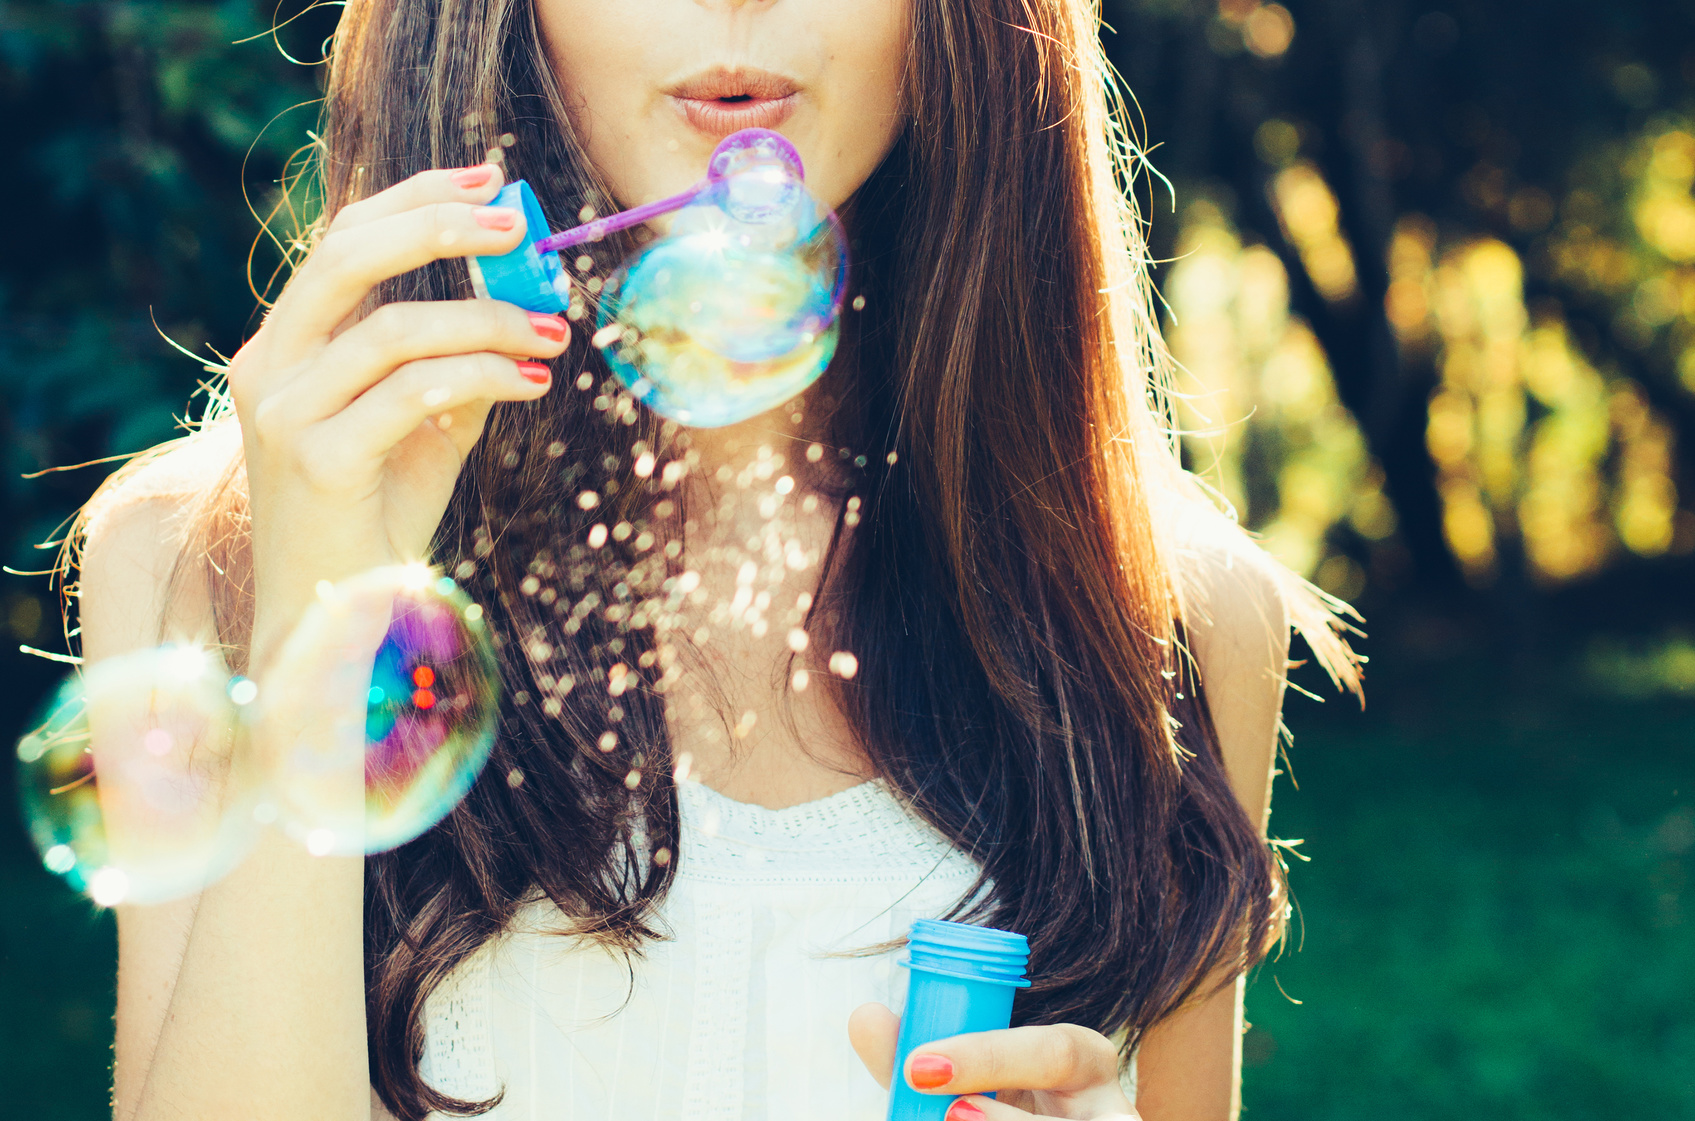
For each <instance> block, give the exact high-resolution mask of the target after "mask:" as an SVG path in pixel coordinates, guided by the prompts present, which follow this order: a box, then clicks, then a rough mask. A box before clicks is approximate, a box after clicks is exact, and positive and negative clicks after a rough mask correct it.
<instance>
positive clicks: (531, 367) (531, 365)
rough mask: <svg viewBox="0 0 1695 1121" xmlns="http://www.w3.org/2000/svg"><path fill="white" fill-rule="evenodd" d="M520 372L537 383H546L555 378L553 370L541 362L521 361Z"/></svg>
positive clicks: (519, 364)
mask: <svg viewBox="0 0 1695 1121" xmlns="http://www.w3.org/2000/svg"><path fill="white" fill-rule="evenodd" d="M518 372H519V373H520V374H523V375H524V377H525V378H527V379H529V380H530V381H533V382H535V383H536V384H537V385H546V384H547V383H548V382H550V381H552V380H553V371H552V370H550V369H548V368H547V366H546V365H545V364H543V363H541V362H520V363H518Z"/></svg>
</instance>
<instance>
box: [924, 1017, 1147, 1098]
mask: <svg viewBox="0 0 1695 1121" xmlns="http://www.w3.org/2000/svg"><path fill="white" fill-rule="evenodd" d="M904 1073H905V1075H906V1077H907V1078H908V1079H910V1080H911V1082H912V1085H913V1086H914V1087H916V1088H917V1089H919V1090H923V1091H927V1092H931V1093H948V1094H967V1093H971V1092H972V1091H979V1090H980V1091H990V1090H999V1089H1002V1088H1008V1089H1012V1088H1016V1089H1020V1090H1050V1091H1053V1092H1055V1093H1060V1094H1070V1093H1077V1092H1079V1091H1083V1090H1087V1089H1089V1088H1090V1087H1092V1086H1096V1085H1101V1084H1103V1083H1104V1084H1110V1085H1112V1086H1113V1087H1115V1088H1116V1087H1117V1085H1118V1050H1117V1048H1115V1047H1114V1046H1113V1045H1112V1041H1111V1040H1110V1039H1108V1038H1107V1037H1106V1036H1104V1035H1102V1034H1101V1033H1100V1032H1098V1031H1091V1030H1089V1029H1088V1028H1085V1027H1082V1026H1080V1025H1078V1024H1045V1025H1040V1026H1036V1025H1032V1026H1029V1027H1022V1028H1003V1029H1001V1030H1000V1031H980V1032H972V1033H970V1034H967V1035H955V1036H950V1037H948V1038H947V1039H938V1040H937V1041H936V1042H934V1043H926V1044H925V1045H924V1046H923V1047H915V1048H913V1051H912V1054H910V1055H908V1056H907V1058H906V1071H905V1072H904Z"/></svg>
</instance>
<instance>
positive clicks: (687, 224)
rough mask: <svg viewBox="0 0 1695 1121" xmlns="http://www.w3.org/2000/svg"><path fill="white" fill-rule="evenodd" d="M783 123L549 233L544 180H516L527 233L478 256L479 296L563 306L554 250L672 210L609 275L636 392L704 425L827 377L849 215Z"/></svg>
mask: <svg viewBox="0 0 1695 1121" xmlns="http://www.w3.org/2000/svg"><path fill="white" fill-rule="evenodd" d="M805 179H806V173H805V168H804V166H803V165H802V163H801V158H800V154H799V153H798V152H797V151H795V148H794V146H793V145H792V144H790V143H789V141H788V140H787V139H785V138H784V137H783V136H782V135H781V134H779V133H776V132H772V131H770V130H769V129H743V130H742V131H740V132H737V133H733V134H731V135H730V136H728V137H726V138H725V139H724V140H723V141H722V142H721V143H719V145H718V147H717V148H715V149H714V150H713V153H712V156H711V158H710V160H709V161H708V164H707V173H706V177H705V178H704V179H702V180H701V181H700V182H698V183H695V184H694V185H693V186H691V187H689V188H688V189H687V190H685V191H683V192H681V193H679V194H676V195H672V196H671V197H670V198H665V199H661V200H659V201H657V202H652V203H647V204H645V205H643V206H638V207H634V208H632V209H630V210H625V211H621V212H619V213H617V214H611V215H608V216H606V217H604V218H597V219H595V220H593V221H591V222H586V223H584V224H583V225H580V226H577V227H574V228H572V229H569V230H566V231H564V232H562V233H557V234H552V233H547V232H546V231H547V223H546V219H545V218H544V216H543V214H542V211H541V207H540V205H539V204H538V203H537V201H536V197H535V194H534V192H533V191H532V190H531V189H530V186H529V184H527V183H526V182H524V181H523V180H518V181H516V182H513V183H510V184H508V185H507V186H506V187H504V188H503V189H502V190H501V192H500V194H499V195H497V196H496V197H495V199H494V202H493V205H496V206H509V207H512V208H514V209H517V210H520V211H521V212H522V213H523V215H524V219H525V224H526V229H527V230H528V231H530V232H529V233H528V234H526V237H525V240H524V241H523V242H522V243H521V244H519V245H518V246H517V247H516V248H515V249H513V250H512V251H511V252H509V253H505V254H501V255H498V256H485V257H472V258H468V264H469V267H470V272H471V283H472V286H473V288H474V289H475V291H476V293H477V295H479V296H482V297H486V298H492V299H498V300H507V301H509V302H511V303H514V304H517V305H518V306H519V307H522V308H524V309H526V310H528V311H538V312H544V313H549V314H559V313H562V312H565V311H567V310H569V308H570V306H571V284H570V280H569V277H568V276H567V274H566V271H565V268H564V266H563V265H562V264H561V263H560V261H559V259H558V257H557V256H556V254H557V253H558V251H560V250H562V249H567V248H570V247H572V246H576V245H582V244H585V243H588V242H592V241H596V240H599V239H601V238H604V237H606V236H607V235H608V234H611V233H615V232H617V231H620V230H627V229H630V228H632V227H635V226H639V225H642V224H644V223H646V222H649V221H652V220H653V219H654V218H658V217H661V216H664V215H667V214H675V215H676V216H677V217H676V218H675V219H674V220H673V222H672V227H671V230H670V232H669V233H668V234H667V235H666V236H664V237H661V238H658V239H657V240H655V241H654V242H652V243H650V244H649V245H647V246H646V247H645V248H643V249H641V250H639V251H638V252H637V253H636V254H635V255H634V256H632V257H631V258H630V259H629V260H627V261H626V262H624V264H623V265H622V266H620V267H619V269H618V270H617V271H616V272H615V273H614V274H613V275H612V276H611V277H610V278H609V279H608V280H607V281H606V283H605V284H604V286H603V287H602V289H601V292H600V297H599V301H598V303H599V310H598V316H597V324H596V326H597V330H596V332H595V336H594V338H595V342H596V345H597V346H600V347H602V348H603V350H604V351H605V353H606V357H607V363H608V365H609V366H610V367H611V368H612V370H613V372H614V373H615V374H616V375H617V376H618V378H619V380H621V381H622V382H623V383H624V385H625V386H626V387H627V388H628V389H629V390H630V392H631V394H632V395H633V396H635V397H636V399H637V400H639V401H641V402H643V403H644V404H646V405H648V406H649V407H650V408H652V409H654V411H656V412H658V413H660V414H661V415H662V416H666V417H669V418H670V419H673V420H676V421H679V422H681V423H685V424H691V425H695V426H697V427H717V426H720V425H725V424H733V423H736V422H737V421H741V420H745V419H747V418H748V417H751V416H755V415H758V414H759V413H762V412H764V411H766V410H767V409H771V408H774V407H776V406H777V405H779V404H782V403H784V402H786V401H788V400H790V399H792V398H794V397H795V396H797V395H798V394H799V393H800V392H801V391H803V390H804V389H806V387H807V386H809V385H811V384H812V383H813V382H814V381H816V380H817V379H818V376H819V375H820V374H822V373H823V371H824V368H825V367H826V366H827V365H828V364H829V361H830V358H831V357H832V356H833V355H834V353H835V348H836V341H837V337H838V334H839V320H840V315H841V308H842V300H843V295H844V293H845V291H846V287H847V275H848V253H847V238H846V235H845V233H844V232H843V230H842V226H841V222H840V221H839V220H838V219H837V217H836V215H835V214H834V213H833V212H832V211H831V210H830V209H829V208H828V207H826V206H824V205H822V204H821V203H819V202H818V200H816V199H815V198H814V197H813V196H812V195H811V194H810V193H808V192H807V190H806V187H805Z"/></svg>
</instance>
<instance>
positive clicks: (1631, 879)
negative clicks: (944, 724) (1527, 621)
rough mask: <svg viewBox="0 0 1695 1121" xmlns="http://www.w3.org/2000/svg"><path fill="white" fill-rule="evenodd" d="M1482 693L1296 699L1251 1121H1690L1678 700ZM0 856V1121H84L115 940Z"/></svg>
mask: <svg viewBox="0 0 1695 1121" xmlns="http://www.w3.org/2000/svg"><path fill="white" fill-rule="evenodd" d="M1487 668H1488V667H1483V669H1487ZM1377 669H1378V673H1376V674H1374V676H1376V677H1378V679H1379V680H1394V679H1395V677H1396V675H1395V674H1392V673H1388V672H1385V667H1381V666H1379V667H1377ZM1474 670H1475V671H1474V672H1470V673H1467V672H1464V671H1463V670H1452V669H1450V671H1448V672H1449V674H1450V676H1449V677H1448V678H1445V679H1444V678H1441V677H1440V676H1439V675H1436V674H1431V675H1427V679H1425V680H1419V679H1418V678H1417V675H1416V674H1407V675H1405V676H1406V678H1407V680H1406V681H1405V682H1398V683H1397V684H1396V687H1395V692H1394V693H1393V694H1390V693H1388V692H1386V691H1382V690H1380V691H1378V692H1377V693H1374V694H1373V698H1372V706H1371V709H1370V710H1369V711H1368V712H1367V713H1365V714H1360V713H1358V712H1357V711H1356V710H1354V709H1352V708H1351V707H1350V706H1348V705H1347V704H1346V703H1342V702H1331V703H1329V704H1326V705H1324V706H1323V707H1322V708H1320V707H1319V706H1315V705H1313V704H1311V703H1310V702H1307V701H1302V700H1299V699H1296V698H1291V700H1290V704H1289V718H1290V723H1291V725H1292V726H1293V727H1294V729H1295V737H1296V740H1295V747H1294V749H1293V751H1292V760H1293V765H1294V776H1293V778H1295V779H1298V780H1299V787H1298V788H1296V786H1295V785H1294V783H1293V781H1291V777H1289V776H1285V777H1284V778H1282V779H1280V780H1279V788H1278V792H1277V796H1276V811H1275V814H1274V817H1273V826H1274V831H1275V832H1276V833H1277V834H1278V835H1280V836H1282V837H1286V838H1294V837H1299V838H1304V839H1305V843H1304V844H1302V845H1301V846H1300V851H1301V852H1303V853H1304V854H1306V855H1307V856H1309V857H1310V858H1311V862H1310V863H1304V864H1303V863H1299V862H1293V871H1292V882H1293V885H1294V891H1295V898H1296V902H1297V904H1298V906H1299V908H1300V921H1299V922H1298V923H1297V925H1296V926H1295V928H1294V930H1293V932H1292V936H1291V939H1290V945H1289V948H1288V950H1287V952H1285V954H1284V955H1283V956H1282V957H1281V958H1280V959H1279V960H1277V961H1275V962H1272V963H1270V964H1268V965H1267V966H1266V967H1265V968H1264V969H1262V970H1261V972H1260V973H1259V975H1258V976H1257V977H1256V979H1255V982H1254V985H1253V987H1252V989H1251V991H1250V994H1249V998H1248V1016H1249V1019H1250V1020H1251V1021H1252V1022H1253V1024H1254V1027H1253V1030H1252V1031H1251V1032H1250V1033H1249V1035H1248V1038H1247V1040H1246V1041H1245V1048H1244V1049H1245V1054H1246V1062H1247V1069H1246V1075H1245V1100H1246V1102H1247V1116H1248V1117H1249V1118H1251V1119H1252V1121H1284V1119H1288V1121H1344V1119H1346V1121H1356V1119H1365V1121H1377V1119H1382V1118H1395V1119H1397V1121H1423V1119H1445V1118H1454V1119H1456V1121H1458V1119H1466V1121H1471V1119H1474V1118H1479V1117H1487V1118H1490V1119H1491V1121H1545V1119H1546V1121H1555V1119H1558V1121H1577V1119H1589V1118H1599V1117H1609V1118H1610V1117H1630V1118H1642V1119H1649V1121H1660V1119H1671V1118H1695V923H1692V921H1691V920H1692V918H1695V901H1692V899H1691V894H1690V886H1691V885H1690V872H1691V863H1692V856H1695V700H1689V699H1684V700H1675V699H1674V700H1665V699H1661V700H1654V699H1640V698H1637V699H1632V698H1621V697H1617V696H1602V695H1599V694H1596V695H1589V694H1584V693H1581V692H1579V691H1576V690H1575V689H1574V688H1572V687H1571V686H1570V685H1569V683H1566V682H1563V681H1562V680H1560V679H1555V678H1550V679H1549V680H1548V681H1547V682H1546V683H1545V684H1544V685H1543V687H1542V688H1541V690H1540V692H1541V694H1542V695H1541V696H1540V697H1539V698H1537V700H1536V703H1534V704H1523V703H1518V704H1515V703H1513V702H1511V701H1510V700H1503V699H1500V698H1498V697H1495V696H1491V695H1490V693H1489V690H1488V686H1487V681H1488V677H1487V674H1486V673H1484V672H1482V671H1481V670H1476V668H1475V667H1474ZM6 812H7V813H8V815H9V811H6ZM0 835H3V841H0V892H3V893H4V895H3V898H4V899H5V901H6V902H5V905H4V906H3V907H0V1085H3V1086H4V1087H5V1088H6V1089H5V1093H4V1105H0V1115H3V1116H5V1117H18V1118H26V1117H27V1118H30V1119H32V1121H94V1119H96V1118H103V1117H105V1116H107V1107H106V1097H107V1089H106V1087H107V1080H108V1077H109V1075H108V1063H109V1059H110V1045H111V1013H112V1007H111V993H112V984H113V961H112V956H113V936H112V925H111V922H110V920H109V919H107V918H104V917H101V916H97V915H95V914H94V913H93V912H92V910H91V909H90V908H89V907H87V906H86V905H84V904H82V903H80V902H79V901H78V900H76V899H75V898H73V897H72V896H71V895H70V894H69V893H68V892H66V891H65V890H63V889H62V888H61V887H60V886H59V885H58V882H57V881H56V880H54V879H53V878H52V877H50V876H48V875H47V874H46V873H44V872H42V871H41V870H40V869H39V868H38V867H37V866H36V865H35V863H34V860H33V856H32V854H30V853H29V852H28V851H27V846H26V844H25V842H24V839H23V836H22V833H21V831H20V830H19V829H17V828H16V826H15V824H10V823H8V825H7V826H6V827H5V829H4V831H3V834H0ZM1297 946H1298V947H1299V948H1298V949H1297ZM1280 989H1281V990H1282V991H1279V990H1280ZM1284 993H1287V994H1288V998H1293V999H1294V1000H1299V1001H1300V1002H1301V1003H1299V1004H1296V1003H1293V1002H1292V1001H1291V1000H1290V999H1288V998H1286V997H1285V996H1284V995H1283V994H1284Z"/></svg>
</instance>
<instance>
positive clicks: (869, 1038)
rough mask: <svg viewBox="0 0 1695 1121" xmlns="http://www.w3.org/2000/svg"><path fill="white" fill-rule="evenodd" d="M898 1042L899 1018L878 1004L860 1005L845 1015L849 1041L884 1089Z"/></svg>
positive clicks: (886, 1086) (887, 1086)
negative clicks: (846, 1016)
mask: <svg viewBox="0 0 1695 1121" xmlns="http://www.w3.org/2000/svg"><path fill="white" fill-rule="evenodd" d="M899 1041H900V1017H899V1016H897V1015H895V1014H894V1013H893V1012H891V1011H889V1009H888V1008H887V1007H886V1006H884V1005H882V1004H878V1003H877V1002H875V1001H873V1002H871V1003H870V1004H861V1005H860V1006H859V1007H858V1008H855V1009H854V1010H853V1012H852V1013H851V1014H850V1015H849V1016H848V1042H849V1043H851V1044H852V1045H853V1050H854V1053H855V1054H857V1055H858V1056H859V1061H860V1062H862V1063H864V1064H865V1069H866V1070H868V1071H870V1072H871V1077H872V1078H875V1079H876V1080H877V1084H878V1085H879V1086H881V1087H882V1088H883V1089H885V1090H887V1089H888V1088H889V1079H890V1078H891V1077H892V1076H893V1073H894V1069H895V1052H896V1049H897V1046H896V1045H897V1044H898V1043H899Z"/></svg>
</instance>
